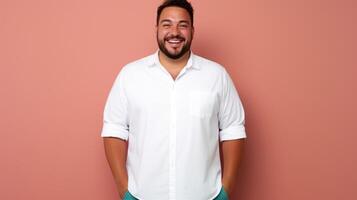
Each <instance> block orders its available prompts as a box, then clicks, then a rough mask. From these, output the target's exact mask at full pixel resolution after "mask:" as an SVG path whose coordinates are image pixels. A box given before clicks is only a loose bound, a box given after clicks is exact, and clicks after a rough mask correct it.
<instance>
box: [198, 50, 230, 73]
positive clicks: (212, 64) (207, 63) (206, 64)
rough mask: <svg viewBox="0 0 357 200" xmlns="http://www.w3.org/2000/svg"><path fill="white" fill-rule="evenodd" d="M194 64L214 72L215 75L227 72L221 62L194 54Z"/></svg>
mask: <svg viewBox="0 0 357 200" xmlns="http://www.w3.org/2000/svg"><path fill="white" fill-rule="evenodd" d="M195 64H197V65H199V66H200V68H201V69H203V70H205V71H208V72H212V73H215V74H216V75H224V74H225V73H227V72H226V68H225V67H224V66H223V65H222V64H220V63H218V62H216V61H213V60H211V59H208V58H205V57H202V56H199V55H195Z"/></svg>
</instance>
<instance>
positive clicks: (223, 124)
mask: <svg viewBox="0 0 357 200" xmlns="http://www.w3.org/2000/svg"><path fill="white" fill-rule="evenodd" d="M156 29H157V42H158V46H159V50H158V51H156V52H155V53H154V54H152V55H150V56H147V57H144V58H142V59H140V60H137V61H134V62H132V63H129V64H127V65H126V66H124V67H123V68H122V69H121V71H120V73H119V75H118V76H117V78H116V80H115V82H114V85H113V87H112V89H111V91H110V94H109V97H108V99H107V103H106V106H105V110H104V125H103V130H102V133H101V136H102V137H103V140H104V147H105V152H106V157H107V160H108V163H109V165H110V168H111V170H112V173H113V176H114V179H115V182H116V185H117V189H118V192H119V196H120V197H121V198H123V199H125V200H128V199H143V200H208V199H209V200H211V199H216V200H220V199H222V200H223V199H228V197H229V196H231V193H232V192H233V191H232V190H233V189H234V184H235V179H236V176H237V170H238V166H239V163H240V158H241V154H242V149H243V144H244V138H245V137H246V133H245V128H244V110H243V107H242V104H241V101H240V98H239V96H238V93H237V91H236V89H235V87H234V84H233V82H232V80H231V78H230V76H229V75H228V73H227V71H226V70H225V68H224V67H223V66H221V65H219V64H218V63H215V62H213V61H209V60H207V59H205V58H202V57H200V56H197V55H195V54H193V53H192V51H191V48H190V47H191V41H192V39H193V35H194V26H193V9H192V6H191V4H190V3H188V2H187V1H185V0H168V1H165V2H164V3H163V4H162V5H161V6H160V7H159V8H158V10H157V26H156ZM219 142H221V143H222V155H223V160H222V161H223V169H222V168H221V164H220V153H219ZM222 170H223V172H222Z"/></svg>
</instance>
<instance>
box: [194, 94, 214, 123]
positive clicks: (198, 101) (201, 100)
mask: <svg viewBox="0 0 357 200" xmlns="http://www.w3.org/2000/svg"><path fill="white" fill-rule="evenodd" d="M215 105H216V95H215V93H213V92H204V91H191V92H190V93H189V112H190V115H191V116H195V117H200V118H206V117H210V116H212V115H213V113H214V111H215Z"/></svg>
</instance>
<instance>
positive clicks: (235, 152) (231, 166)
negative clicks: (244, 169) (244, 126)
mask: <svg viewBox="0 0 357 200" xmlns="http://www.w3.org/2000/svg"><path fill="white" fill-rule="evenodd" d="M244 144H245V139H244V138H242V139H236V140H225V141H222V154H223V155H222V156H223V175H222V176H223V177H222V184H223V188H224V190H225V191H226V193H227V194H228V197H231V195H232V191H233V190H234V187H235V185H236V180H237V175H238V169H239V166H240V163H241V159H242V154H243V148H244Z"/></svg>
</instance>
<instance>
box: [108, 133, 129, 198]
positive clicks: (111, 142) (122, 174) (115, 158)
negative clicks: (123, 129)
mask: <svg viewBox="0 0 357 200" xmlns="http://www.w3.org/2000/svg"><path fill="white" fill-rule="evenodd" d="M103 141H104V149H105V155H106V158H107V161H108V163H109V166H110V169H111V171H112V174H113V177H114V180H115V183H116V186H117V190H118V193H119V196H120V198H121V199H123V197H124V194H125V192H126V190H127V188H128V173H127V170H126V155H127V142H126V141H125V140H121V139H119V138H112V137H105V138H103Z"/></svg>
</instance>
